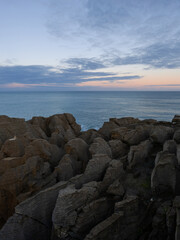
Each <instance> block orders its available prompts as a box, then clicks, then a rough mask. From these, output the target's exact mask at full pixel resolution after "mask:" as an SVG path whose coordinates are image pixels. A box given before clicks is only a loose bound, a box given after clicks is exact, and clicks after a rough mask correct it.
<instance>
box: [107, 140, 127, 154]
mask: <svg viewBox="0 0 180 240" xmlns="http://www.w3.org/2000/svg"><path fill="white" fill-rule="evenodd" d="M109 146H110V148H111V152H112V158H121V157H123V156H125V155H127V153H128V150H129V148H128V146H127V145H126V144H125V143H123V142H122V141H121V140H111V141H109Z"/></svg>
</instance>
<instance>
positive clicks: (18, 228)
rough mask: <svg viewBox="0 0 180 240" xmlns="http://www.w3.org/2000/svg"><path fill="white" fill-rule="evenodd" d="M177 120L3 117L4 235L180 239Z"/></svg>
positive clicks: (0, 180)
mask: <svg viewBox="0 0 180 240" xmlns="http://www.w3.org/2000/svg"><path fill="white" fill-rule="evenodd" d="M178 121H179V117H175V120H173V123H168V122H158V121H156V120H152V119H147V120H142V121H141V120H139V119H135V118H129V117H128V118H122V119H117V118H111V119H110V120H109V122H107V123H104V125H103V127H102V128H101V129H100V130H93V129H91V130H88V131H85V132H80V126H79V125H78V124H77V123H76V122H75V119H74V117H73V116H72V115H71V114H57V115H54V116H51V117H48V118H44V117H34V118H32V119H31V120H29V121H27V122H26V121H25V120H24V119H15V118H8V117H6V116H0V147H1V150H0V228H2V229H1V230H0V239H2V240H32V239H33V240H39V239H45V240H75V239H76V240H83V239H86V240H90V239H92V240H101V239H102V240H104V239H107V240H120V239H121V240H137V239H138V240H157V239H158V240H179V236H180V228H179V226H180V210H179V209H180V200H179V196H180V187H179V185H180V184H179V183H180V167H179V163H180V144H179V131H180V125H179V123H178ZM162 150H163V151H162Z"/></svg>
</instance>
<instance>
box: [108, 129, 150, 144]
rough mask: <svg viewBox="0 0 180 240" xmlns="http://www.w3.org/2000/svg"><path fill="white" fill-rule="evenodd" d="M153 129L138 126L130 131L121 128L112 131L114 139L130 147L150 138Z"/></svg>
mask: <svg viewBox="0 0 180 240" xmlns="http://www.w3.org/2000/svg"><path fill="white" fill-rule="evenodd" d="M150 129H151V127H149V126H147V125H145V126H136V128H135V129H128V128H127V127H121V128H119V129H118V128H117V129H114V131H112V134H111V137H112V139H119V140H121V141H122V142H125V143H126V144H128V145H137V144H139V143H140V142H142V141H144V140H146V139H147V138H148V137H149V132H150Z"/></svg>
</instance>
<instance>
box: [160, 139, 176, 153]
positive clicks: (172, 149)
mask: <svg viewBox="0 0 180 240" xmlns="http://www.w3.org/2000/svg"><path fill="white" fill-rule="evenodd" d="M163 151H164V152H165V151H167V152H169V153H174V154H176V151H177V146H176V143H175V141H174V140H167V141H166V142H165V143H164V145H163Z"/></svg>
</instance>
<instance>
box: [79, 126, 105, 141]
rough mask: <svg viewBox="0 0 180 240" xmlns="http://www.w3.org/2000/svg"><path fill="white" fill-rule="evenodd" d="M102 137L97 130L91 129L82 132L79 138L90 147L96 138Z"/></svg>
mask: <svg viewBox="0 0 180 240" xmlns="http://www.w3.org/2000/svg"><path fill="white" fill-rule="evenodd" d="M98 137H101V135H100V134H99V133H98V132H97V131H96V130H95V129H89V130H87V131H85V132H82V133H81V135H80V136H79V138H82V139H83V140H84V141H85V142H86V143H87V144H88V145H90V144H91V143H92V142H93V141H94V139H95V138H98Z"/></svg>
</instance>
